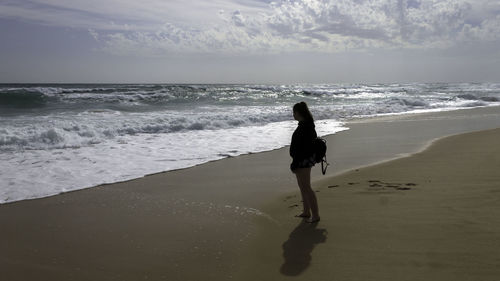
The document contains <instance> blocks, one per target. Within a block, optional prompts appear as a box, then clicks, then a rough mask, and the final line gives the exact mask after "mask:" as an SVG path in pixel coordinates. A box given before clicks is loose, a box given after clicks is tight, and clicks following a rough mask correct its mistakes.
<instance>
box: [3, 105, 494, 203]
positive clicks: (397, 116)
mask: <svg viewBox="0 0 500 281" xmlns="http://www.w3.org/2000/svg"><path fill="white" fill-rule="evenodd" d="M495 108H496V109H500V105H499V106H483V107H474V108H457V109H450V110H437V111H424V112H415V111H413V112H404V113H388V114H380V115H376V116H365V117H364V116H361V117H356V118H349V119H347V120H344V121H339V122H341V124H343V125H345V126H347V125H353V124H360V123H361V124H370V123H377V122H393V121H394V122H397V121H402V120H405V119H408V120H412V119H414V118H416V119H418V118H420V117H422V116H435V115H436V116H439V115H448V114H450V115H452V114H454V113H459V112H467V111H482V110H485V111H492V110H493V111H494V109H495ZM318 121H321V120H318ZM350 129H351V128H350V127H347V130H350ZM343 131H345V130H342V131H339V132H336V133H332V134H327V135H324V136H322V138H325V139H327V140H328V139H330V138H333V137H334V136H335V135H337V134H339V133H341V132H343ZM449 135H453V133H452V134H449ZM449 135H441V136H438V137H436V138H434V139H430V140H427V144H424V145H423V146H422V147H421V148H419V149H418V150H412V151H411V152H408V153H404V154H398V155H393V156H389V157H387V158H385V159H381V160H379V162H385V161H391V160H394V159H397V158H400V157H405V156H408V155H411V154H413V153H416V152H418V151H421V150H424V149H425V148H426V147H427V146H428V145H429V144H430V143H432V142H433V141H434V140H436V139H439V138H442V137H446V136H449ZM288 147H289V145H286V146H284V147H280V148H275V149H272V150H266V151H259V152H249V153H244V154H240V155H236V156H227V157H224V158H220V159H215V160H210V161H207V162H204V163H199V164H196V165H193V166H189V167H183V168H175V169H172V170H165V171H160V172H153V173H149V174H145V175H142V176H140V177H136V178H132V179H125V180H119V181H116V182H109V183H102V184H98V185H93V186H88V187H84V188H79V189H75V190H69V191H63V192H60V193H58V194H52V195H47V196H42V197H34V198H26V199H21V200H16V201H8V202H7V201H5V202H2V203H0V206H1V205H6V204H12V203H16V202H21V201H30V200H38V199H45V198H50V197H53V196H60V195H63V194H66V193H72V192H78V191H81V190H86V189H92V188H96V187H100V186H108V185H114V184H123V183H127V182H130V181H135V180H139V179H141V178H145V177H149V176H155V175H159V174H164V173H170V172H178V171H186V170H189V169H192V168H196V167H198V166H202V165H209V164H211V163H213V162H217V161H225V160H227V159H231V158H237V157H244V156H251V155H257V154H261V153H270V152H273V151H277V150H282V149H285V150H286V149H288ZM377 163H378V162H370V163H366V164H361V165H360V166H358V168H361V167H366V166H370V165H374V164H377ZM352 168H354V167H352ZM330 170H331V168H330ZM346 171H348V170H343V171H342V172H346ZM335 174H339V172H336V173H335Z"/></svg>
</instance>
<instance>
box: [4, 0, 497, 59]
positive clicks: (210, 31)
mask: <svg viewBox="0 0 500 281" xmlns="http://www.w3.org/2000/svg"><path fill="white" fill-rule="evenodd" d="M0 17H10V18H14V17H15V18H20V19H23V20H29V21H35V22H40V23H43V24H49V25H58V26H71V27H75V28H83V29H84V30H89V33H90V35H91V36H92V37H94V38H95V39H96V40H99V42H101V43H102V44H103V46H102V50H104V51H106V52H110V53H113V54H118V55H130V54H134V55H140V56H168V55H172V54H181V53H183V54H192V53H218V54H249V53H250V54H251V53H284V52H296V51H306V52H326V53H334V52H339V51H343V50H347V49H348V50H368V49H373V48H376V49H393V48H411V49H432V48H451V47H454V46H457V45H460V44H463V43H474V42H475V43H479V44H480V43H481V42H497V41H499V40H500V3H498V1H492V0H392V1H387V0H350V1H348V0H346V1H333V0H282V1H277V2H270V1H267V0H232V1H231V0H218V1H201V0H197V1H180V0H170V1H161V0H148V1H140V2H138V1H132V0H107V1H98V0H86V1H72V2H67V1H63V0H32V1H25V0H20V1H16V2H6V3H3V4H0Z"/></svg>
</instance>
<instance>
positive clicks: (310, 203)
mask: <svg viewBox="0 0 500 281" xmlns="http://www.w3.org/2000/svg"><path fill="white" fill-rule="evenodd" d="M295 174H296V176H297V183H298V184H299V188H300V191H301V194H302V200H303V201H304V204H303V205H304V213H303V214H304V215H308V214H310V213H311V212H312V217H311V219H310V221H311V222H315V221H319V208H318V200H317V199H316V194H315V193H314V191H313V190H312V187H311V168H302V169H297V171H296V172H295Z"/></svg>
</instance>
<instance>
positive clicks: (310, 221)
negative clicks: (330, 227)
mask: <svg viewBox="0 0 500 281" xmlns="http://www.w3.org/2000/svg"><path fill="white" fill-rule="evenodd" d="M319 221H320V217H311V218H309V219H308V220H307V221H306V222H307V223H317V222H319Z"/></svg>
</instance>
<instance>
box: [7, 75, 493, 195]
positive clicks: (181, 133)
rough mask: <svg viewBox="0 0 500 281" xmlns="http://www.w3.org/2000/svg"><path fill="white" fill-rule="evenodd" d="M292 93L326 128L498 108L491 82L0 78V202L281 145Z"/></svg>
mask: <svg viewBox="0 0 500 281" xmlns="http://www.w3.org/2000/svg"><path fill="white" fill-rule="evenodd" d="M299 101H305V102H307V103H308V104H309V106H310V108H311V111H312V113H313V115H314V118H315V120H316V129H317V131H318V134H319V135H328V134H334V133H337V132H339V131H342V130H346V129H348V128H346V127H345V122H346V121H348V120H351V119H354V118H360V117H363V118H366V117H373V116H380V115H386V114H410V113H414V112H428V111H444V110H454V109H461V108H473V107H483V106H498V105H500V84H495V83H434V84H424V83H408V84H314V85H311V84H295V85H172V84H154V85H153V84H0V203H7V202H13V201H18V200H25V199H33V198H40V197H45V196H51V195H55V194H59V193H61V192H67V191H72V190H77V189H82V188H88V187H93V186H96V185H99V184H103V183H112V182H118V181H124V180H129V179H133V178H138V177H142V176H144V175H147V174H152V173H157V172H162V171H169V170H174V169H181V168H187V167H192V166H194V165H198V164H202V163H206V162H209V161H213V160H217V159H222V158H225V157H233V156H238V155H242V154H247V153H256V152H262V151H269V150H273V149H277V148H281V147H284V146H286V145H288V144H289V143H290V137H291V134H292V133H293V130H294V129H295V127H296V121H294V120H293V117H292V112H291V108H292V106H293V104H295V103H296V102H299ZM283 165H285V166H287V165H288V163H283Z"/></svg>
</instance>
